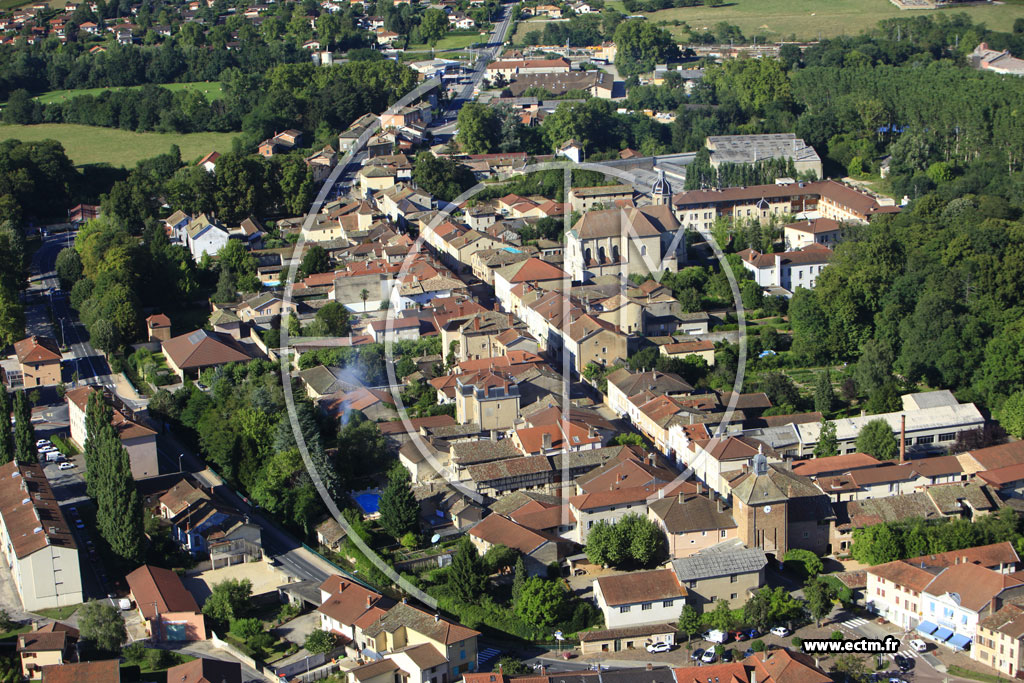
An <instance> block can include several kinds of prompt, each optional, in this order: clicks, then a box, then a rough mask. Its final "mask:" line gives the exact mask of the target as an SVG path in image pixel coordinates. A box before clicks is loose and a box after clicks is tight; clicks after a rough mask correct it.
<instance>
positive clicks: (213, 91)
mask: <svg viewBox="0 0 1024 683" xmlns="http://www.w3.org/2000/svg"><path fill="white" fill-rule="evenodd" d="M138 87H140V86H125V87H122V88H79V89H77V90H51V91H50V92H45V93H43V94H42V95H39V96H38V97H36V98H35V99H36V101H37V102H41V103H42V104H50V103H52V102H61V101H64V100H70V99H71V98H73V97H76V96H77V95H99V94H100V93H101V92H104V91H106V90H133V89H136V88H138ZM160 87H161V88H167V89H168V90H194V91H196V92H200V93H202V94H203V95H205V96H206V99H208V100H211V101H212V100H219V99H221V98H222V97H224V89H223V87H222V86H221V83H220V81H200V82H197V83H164V84H161V86H160Z"/></svg>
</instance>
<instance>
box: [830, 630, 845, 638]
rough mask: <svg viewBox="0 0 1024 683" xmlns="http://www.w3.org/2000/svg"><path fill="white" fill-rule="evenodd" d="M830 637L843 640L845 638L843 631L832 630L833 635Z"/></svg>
mask: <svg viewBox="0 0 1024 683" xmlns="http://www.w3.org/2000/svg"><path fill="white" fill-rule="evenodd" d="M829 637H830V638H831V639H832V640H842V639H843V632H842V631H832V635H831V636H829Z"/></svg>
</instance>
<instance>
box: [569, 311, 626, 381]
mask: <svg viewBox="0 0 1024 683" xmlns="http://www.w3.org/2000/svg"><path fill="white" fill-rule="evenodd" d="M627 342H628V340H627V337H626V335H625V334H623V333H622V332H620V331H619V330H618V328H616V327H615V326H614V325H612V324H611V323H609V322H606V321H604V320H600V319H598V318H595V317H593V316H590V315H582V316H580V317H579V318H577V319H576V320H574V321H572V323H571V324H570V325H569V332H568V334H564V333H563V335H562V343H563V344H564V345H565V348H566V349H567V350H568V351H569V358H570V362H571V363H572V369H573V370H574V371H575V372H577V373H582V372H583V369H584V368H585V367H587V365H589V364H590V363H596V364H598V365H600V366H602V367H609V366H611V365H615V364H616V363H620V362H623V361H625V360H626V357H627V356H628V353H627Z"/></svg>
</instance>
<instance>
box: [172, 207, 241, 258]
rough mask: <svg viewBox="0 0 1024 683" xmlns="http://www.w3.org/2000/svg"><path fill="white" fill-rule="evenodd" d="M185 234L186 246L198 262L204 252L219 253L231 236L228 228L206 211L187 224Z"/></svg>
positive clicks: (209, 253) (212, 254) (211, 254)
mask: <svg viewBox="0 0 1024 683" xmlns="http://www.w3.org/2000/svg"><path fill="white" fill-rule="evenodd" d="M183 236H184V243H185V246H186V247H188V250H189V253H191V254H192V258H193V260H195V261H196V263H198V262H199V261H200V260H201V259H202V257H203V254H208V255H210V256H216V255H217V254H219V253H220V250H221V249H223V248H224V247H226V246H227V244H228V240H229V239H230V238H231V236H230V234H229V233H228V230H227V228H225V227H224V226H222V225H221V224H220V223H218V222H216V221H215V220H213V219H211V218H210V217H209V216H207V215H206V214H205V213H203V214H199V215H198V216H197V217H196V218H194V219H192V221H191V222H189V224H188V225H187V226H185V230H184V235H183Z"/></svg>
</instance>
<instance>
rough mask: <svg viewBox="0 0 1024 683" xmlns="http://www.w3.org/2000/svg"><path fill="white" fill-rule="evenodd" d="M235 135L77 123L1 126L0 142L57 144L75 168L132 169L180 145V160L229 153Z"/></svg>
mask: <svg viewBox="0 0 1024 683" xmlns="http://www.w3.org/2000/svg"><path fill="white" fill-rule="evenodd" d="M235 135H236V133H189V134H187V135H178V134H176V133H134V132H131V131H127V130H120V129H118V128H99V127H97V126H80V125H77V124H74V123H40V124H38V125H35V126H13V125H0V140H7V139H10V138H17V139H18V140H22V141H23V142H27V141H32V140H47V139H49V140H56V141H58V142H59V143H61V144H62V145H63V146H64V150H65V151H66V152H67V155H68V157H70V158H71V160H72V161H74V162H75V165H76V166H83V165H85V164H100V163H108V164H110V165H111V166H124V167H125V168H131V167H133V166H135V164H136V163H137V162H138V161H140V160H141V159H148V158H150V157H154V156H156V155H157V154H162V153H164V152H166V151H168V150H169V149H170V148H171V145H178V147H180V148H181V158H182V159H184V160H186V161H191V160H193V159H198V158H200V157H202V156H204V155H205V154H207V153H209V152H213V151H217V152H222V153H223V152H230V151H231V139H232V138H233V137H235Z"/></svg>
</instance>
